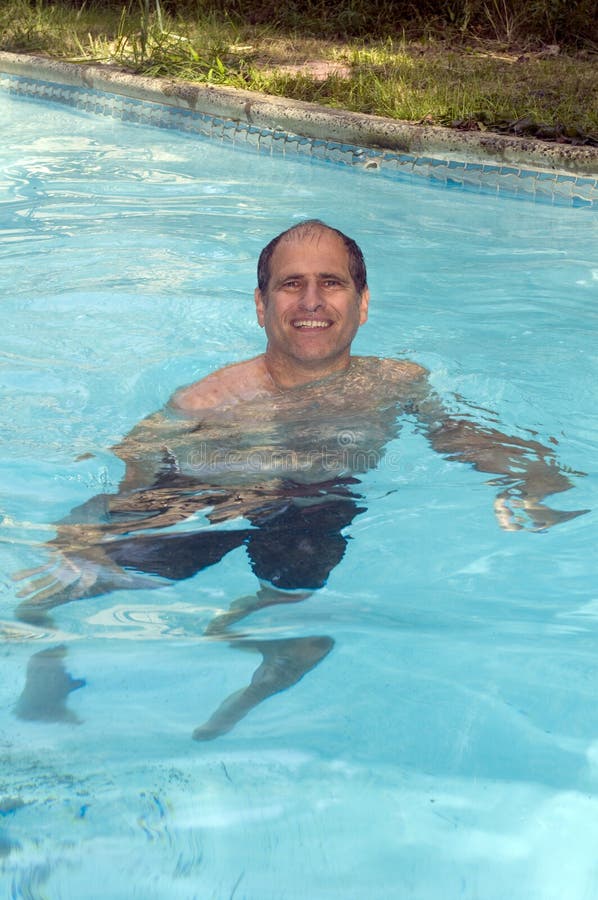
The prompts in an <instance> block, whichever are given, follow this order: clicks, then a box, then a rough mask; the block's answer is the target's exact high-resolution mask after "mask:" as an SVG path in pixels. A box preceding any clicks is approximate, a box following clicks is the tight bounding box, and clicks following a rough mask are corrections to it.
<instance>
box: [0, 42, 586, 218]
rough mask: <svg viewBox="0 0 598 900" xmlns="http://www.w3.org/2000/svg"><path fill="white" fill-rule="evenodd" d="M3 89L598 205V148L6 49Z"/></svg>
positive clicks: (257, 143)
mask: <svg viewBox="0 0 598 900" xmlns="http://www.w3.org/2000/svg"><path fill="white" fill-rule="evenodd" d="M0 89H4V90H7V91H8V92H10V93H13V94H18V95H21V96H30V97H38V98H40V99H44V100H49V101H54V102H58V103H63V104H67V105H69V106H72V107H75V108H78V109H84V110H87V111H90V112H93V113H96V114H100V115H108V116H114V117H116V118H119V119H121V120H123V121H130V122H139V123H141V124H146V125H155V126H158V127H162V128H172V129H177V130H180V131H185V132H189V133H196V134H200V135H203V136H206V137H210V138H212V139H217V140H221V141H226V142H229V143H235V144H244V145H250V146H253V147H255V148H256V149H258V150H260V151H262V152H267V153H282V154H292V155H296V154H300V155H305V156H308V157H311V158H315V159H322V160H329V161H332V162H338V163H343V164H346V165H350V166H359V167H361V168H365V169H367V170H371V171H372V173H376V172H382V173H383V174H386V173H388V174H392V173H395V172H401V173H404V174H413V175H416V176H421V177H426V178H429V179H432V180H434V181H439V182H442V183H444V184H446V185H447V186H454V187H468V188H478V189H479V190H483V191H488V190H490V191H496V192H507V193H509V194H522V195H526V196H528V197H529V196H530V195H531V196H533V197H535V198H537V199H541V200H544V201H548V202H551V201H552V202H556V203H563V202H565V203H567V205H569V204H571V205H579V206H592V207H598V177H596V176H598V149H597V148H594V147H583V146H581V147H579V146H572V145H566V144H548V143H545V142H541V141H536V140H528V139H523V138H517V137H510V136H505V135H497V134H487V133H486V134H483V133H471V132H470V133H463V132H458V131H454V130H452V129H448V128H433V127H430V126H417V125H415V126H414V125H410V124H408V123H405V122H397V121H394V120H390V119H383V118H381V117H377V116H367V115H360V114H357V113H350V112H345V111H342V110H334V109H326V108H323V107H319V106H317V105H315V104H310V103H303V102H300V101H289V100H285V99H282V98H279V97H271V96H267V95H264V94H258V93H253V92H250V91H242V90H235V89H232V88H224V87H214V86H212V85H198V84H191V83H189V82H173V81H169V80H165V79H156V78H146V77H140V76H136V75H131V74H128V73H125V72H122V71H118V70H115V69H112V68H110V67H109V66H97V65H74V64H71V63H64V62H61V61H57V60H51V59H44V58H41V57H34V56H29V55H20V54H13V53H6V52H0Z"/></svg>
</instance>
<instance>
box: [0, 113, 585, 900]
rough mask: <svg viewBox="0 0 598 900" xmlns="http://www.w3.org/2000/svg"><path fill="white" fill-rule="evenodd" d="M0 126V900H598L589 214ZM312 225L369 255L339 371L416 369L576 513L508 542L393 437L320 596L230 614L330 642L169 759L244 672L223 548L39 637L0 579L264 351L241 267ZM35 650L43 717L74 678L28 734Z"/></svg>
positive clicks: (40, 552) (67, 124) (408, 442)
mask: <svg viewBox="0 0 598 900" xmlns="http://www.w3.org/2000/svg"><path fill="white" fill-rule="evenodd" d="M0 101H1V105H2V122H3V127H2V145H1V147H0V238H1V241H0V284H1V291H2V298H3V299H2V312H3V315H2V344H1V353H2V367H1V369H0V385H1V390H2V401H3V417H2V438H3V452H2V474H1V478H2V488H1V490H2V498H1V509H0V512H1V514H2V521H1V526H2V531H1V532H0V533H1V536H2V541H1V543H0V553H1V556H2V581H1V587H2V592H1V594H0V604H1V606H0V628H1V633H2V638H3V639H2V644H1V657H0V658H1V672H2V678H1V679H0V717H1V731H0V734H1V736H0V753H1V760H2V763H1V767H0V873H1V874H0V884H1V885H2V893H3V896H10V897H15V898H21V897H25V898H52V900H54V898H95V897H105V898H119V900H120V898H122V900H125V898H127V900H128V898H132V897H140V898H144V900H158V898H185V900H187V898H189V900H190V898H199V900H204V898H216V900H220V898H226V900H228V898H235V900H241V898H247V900H291V898H293V900H294V898H305V897H309V898H314V900H328V898H343V900H362V898H368V900H377V898H380V900H382V898H385V900H386V898H417V900H430V898H442V900H453V898H471V900H473V898H482V900H504V898H505V897H509V898H512V900H536V898H537V900H553V898H554V900H578V898H579V900H581V898H584V900H585V898H589V897H594V896H596V895H598V858H597V856H596V850H595V848H596V843H597V841H598V704H597V703H596V696H597V689H598V653H597V646H598V595H597V593H596V583H597V581H596V574H597V573H596V552H595V545H596V539H595V534H596V512H595V510H596V507H597V505H598V503H597V500H598V498H597V493H598V481H597V477H596V465H595V459H596V442H597V439H598V414H597V412H596V408H597V404H596V399H597V398H596V384H597V383H598V358H597V355H596V351H595V347H596V330H597V329H596V325H597V313H596V309H597V306H596V299H597V296H598V249H597V248H598V240H597V239H598V220H597V218H596V213H595V211H593V210H592V209H583V208H582V209H575V208H566V207H555V206H551V205H549V204H536V203H533V202H532V201H526V200H521V199H516V198H509V197H508V196H500V197H498V196H492V195H489V194H480V193H475V192H467V191H461V190H447V189H446V188H443V187H439V186H437V185H434V184H432V183H428V182H426V181H423V180H422V179H417V178H413V179H410V178H409V177H407V176H404V177H403V176H402V177H397V178H396V179H392V178H388V177H385V176H382V175H380V173H375V172H366V171H349V170H347V169H345V168H343V167H341V166H335V165H332V164H329V163H323V162H320V163H318V162H310V161H308V160H301V159H297V160H296V161H292V160H289V159H287V160H284V159H280V158H274V157H269V156H265V155H258V154H257V153H253V152H251V151H249V150H241V149H238V148H237V149H235V148H232V147H229V146H225V145H222V144H217V143H210V142H208V141H207V140H203V139H201V138H198V137H190V136H185V135H177V134H174V133H172V132H164V131H158V130H152V129H151V128H149V127H142V126H133V125H125V124H122V123H119V122H115V121H113V120H110V119H94V118H93V117H91V116H89V115H88V114H86V113H82V112H77V111H73V110H66V109H64V108H61V107H53V106H51V105H44V104H43V103H41V102H39V101H33V100H22V99H15V98H9V97H2V98H0ZM305 217H321V218H323V219H325V220H326V221H329V222H330V223H331V224H333V225H335V226H336V227H339V228H341V229H343V230H344V231H346V232H348V233H349V234H351V235H352V236H354V237H355V238H356V239H357V240H358V241H359V242H360V244H361V245H362V247H363V249H364V252H365V255H366V259H367V262H368V268H369V273H370V287H371V291H372V304H371V313H370V321H369V322H368V324H367V326H365V327H364V328H363V329H362V330H361V332H360V334H359V336H358V340H357V342H356V351H357V352H358V353H362V354H373V355H380V356H392V357H394V356H398V357H408V358H411V359H414V360H416V361H417V362H419V363H421V364H423V365H425V366H426V367H427V368H428V369H429V370H430V373H431V380H432V383H433V384H434V386H435V387H436V389H437V391H438V392H439V393H440V394H441V395H442V396H443V397H444V398H445V399H446V401H447V402H448V403H450V404H452V406H456V407H458V406H459V404H462V405H463V407H464V408H466V409H467V410H469V411H470V412H471V409H472V406H473V407H475V408H477V409H479V415H480V417H481V418H483V417H484V416H485V415H487V414H486V413H484V412H483V410H487V409H490V410H492V411H493V412H494V413H496V416H497V418H498V420H499V421H500V423H501V427H502V428H503V430H504V431H506V432H508V433H513V434H517V435H520V436H524V437H525V436H528V437H529V435H530V430H531V431H532V432H533V433H534V434H535V436H536V439H537V440H540V441H542V442H544V443H550V442H551V441H552V440H553V439H556V440H557V441H558V455H559V459H560V460H561V461H562V463H563V464H566V465H567V466H569V467H571V468H572V469H573V470H576V471H582V472H585V473H586V475H585V476H584V477H581V476H579V477H573V481H574V488H573V489H572V490H570V491H568V492H567V493H564V494H560V495H558V496H556V497H554V498H553V500H552V504H551V505H553V506H554V507H555V508H558V509H563V510H568V509H570V510H574V509H588V510H589V512H588V513H587V514H585V515H583V516H580V517H578V518H575V519H572V520H571V521H568V522H565V523H564V524H561V525H559V526H558V527H555V528H553V529H551V530H549V531H547V532H545V533H531V532H528V531H518V532H506V531H503V530H501V529H500V528H499V527H498V525H497V522H496V520H495V517H494V513H493V498H494V495H495V493H496V490H497V488H496V487H493V486H491V485H489V484H488V483H487V482H488V476H486V475H484V474H482V473H479V472H476V471H474V470H473V469H471V468H470V467H469V466H467V465H463V464H460V463H458V462H455V461H450V460H448V459H446V458H444V457H443V456H441V455H439V454H438V453H435V452H434V451H433V450H432V449H431V448H430V447H429V445H428V444H427V442H426V440H425V439H424V437H423V436H422V435H421V434H419V433H418V431H417V429H415V428H414V427H413V425H412V423H410V422H409V421H407V422H405V423H404V426H403V428H402V430H401V433H400V435H399V437H398V438H397V439H396V440H394V441H392V442H391V444H390V445H389V447H388V449H387V453H386V456H385V457H384V459H383V460H382V461H381V463H380V465H379V466H378V467H377V468H376V469H375V470H372V471H370V472H368V473H367V474H366V475H364V476H362V479H361V480H362V484H361V487H360V489H361V490H362V492H363V494H364V495H365V497H366V505H367V511H366V512H364V513H363V514H361V515H360V516H358V517H357V518H356V519H355V520H354V522H353V523H352V525H351V526H350V529H348V531H349V532H350V535H351V537H352V540H351V541H350V542H349V545H348V549H347V552H346V554H345V557H344V559H343V560H342V562H341V563H340V564H339V565H338V566H337V567H336V568H335V569H334V571H333V572H332V574H331V576H330V579H329V581H328V583H327V585H326V586H325V587H324V588H323V589H321V590H320V591H319V592H317V593H316V594H315V595H314V596H312V597H311V598H310V599H308V600H306V601H304V602H302V603H294V604H287V605H278V606H271V607H267V608H265V609H262V610H261V611H259V612H257V613H255V614H254V615H252V616H249V617H248V618H246V619H245V620H244V621H243V623H242V628H243V633H244V634H245V635H246V636H247V638H248V639H249V640H251V639H253V640H270V639H278V638H297V637H309V636H312V635H328V636H330V637H331V638H332V639H333V640H334V648H333V650H332V652H331V653H330V654H329V655H328V656H327V657H326V658H325V659H324V660H323V661H322V663H321V664H320V665H319V666H318V667H317V668H315V669H314V670H313V671H311V672H309V673H308V674H307V675H305V677H304V678H303V679H302V680H301V681H300V682H299V683H298V684H296V685H295V686H294V687H292V688H291V689H290V690H288V691H285V692H284V693H280V694H278V695H276V696H275V697H272V698H270V699H269V700H267V701H265V702H264V703H263V704H261V705H260V706H259V707H257V708H256V709H254V710H253V711H252V712H251V713H250V714H249V715H248V716H247V717H246V718H245V719H243V720H242V721H241V722H240V723H239V724H238V725H237V726H236V728H234V729H233V730H232V731H231V732H230V733H229V734H227V735H224V736H222V737H220V738H218V739H217V740H214V741H211V742H209V743H198V742H196V741H193V740H192V739H191V734H192V731H193V729H194V728H195V727H196V726H197V725H198V724H200V723H201V722H203V721H205V720H206V718H208V716H209V715H210V714H211V713H212V712H213V711H214V710H215V709H216V707H217V706H218V705H219V704H220V703H221V702H222V700H223V699H224V698H225V697H227V696H228V695H229V694H231V693H232V692H234V691H236V690H238V689H239V688H240V687H242V686H243V685H245V684H247V682H248V681H249V679H250V678H251V675H252V673H253V671H254V669H255V667H256V661H257V660H256V658H255V654H251V653H240V652H238V651H237V650H236V649H235V648H234V647H231V646H230V645H229V643H228V642H226V641H222V640H214V639H210V638H208V637H206V636H205V635H204V631H205V628H206V626H207V625H208V623H209V622H210V620H211V619H212V618H213V616H214V615H215V614H218V613H219V612H222V611H225V610H226V609H227V608H228V605H229V603H230V602H231V601H232V600H234V599H235V598H237V597H239V596H241V595H244V594H249V593H251V592H252V591H254V590H255V587H256V585H255V578H254V576H253V575H252V573H251V570H250V568H249V565H248V562H247V558H246V554H245V550H244V549H243V548H242V547H240V548H238V549H236V550H234V551H233V552H231V553H230V554H228V555H227V556H226V557H225V558H224V559H223V560H222V562H220V563H219V564H218V565H216V566H213V567H211V568H208V569H206V570H205V571H203V572H200V573H199V574H198V575H196V576H195V577H193V578H190V579H188V580H184V581H180V582H177V583H175V584H172V585H168V586H166V587H163V588H162V589H161V590H159V591H153V590H136V591H128V590H119V591H115V592H113V593H111V594H109V595H104V596H98V597H92V598H89V599H85V600H81V601H79V602H73V603H70V604H66V605H64V606H61V607H59V608H58V609H56V610H55V611H53V616H52V618H53V624H52V626H44V625H43V624H37V625H36V624H26V623H25V622H23V621H21V620H19V619H18V618H17V617H16V616H15V608H16V606H17V604H18V603H19V599H18V597H17V591H18V588H19V585H17V584H15V583H14V582H13V580H12V577H11V576H12V574H13V573H15V572H16V571H17V570H19V569H23V568H28V567H34V566H40V565H42V564H43V563H44V561H46V560H47V558H48V553H47V550H46V549H45V548H44V546H43V543H44V541H46V540H49V539H51V538H52V536H53V535H54V530H53V524H52V523H54V522H56V521H57V520H58V519H60V518H62V517H64V516H65V515H67V514H68V512H69V510H71V509H72V508H73V507H75V506H77V505H79V504H82V503H84V502H85V501H86V500H88V499H89V498H91V497H93V496H94V495H96V494H98V493H101V492H113V491H115V490H116V487H117V484H118V481H119V478H120V477H121V475H122V470H123V466H122V463H121V462H120V461H119V460H118V459H116V457H115V456H114V455H113V454H112V453H111V452H110V449H109V448H110V447H111V446H112V445H114V444H115V443H116V442H117V441H118V440H119V439H121V438H122V437H123V435H125V434H126V433H127V431H128V430H129V429H130V428H131V427H132V426H133V425H134V424H135V423H136V422H137V421H138V420H139V419H140V418H141V417H143V416H144V415H146V414H148V413H150V412H152V411H153V410H156V409H158V408H159V407H161V406H162V404H164V403H165V402H166V400H167V399H168V397H169V396H170V394H171V393H172V391H173V390H174V389H175V388H176V387H178V386H179V385H181V384H184V383H188V382H190V381H192V380H194V379H196V378H199V377H201V376H202V375H205V374H207V373H208V372H210V371H212V370H214V369H215V368H217V367H219V366H221V365H223V364H225V363H227V362H232V361H235V360H238V359H242V358H246V357H248V356H251V355H255V354H256V353H259V352H260V351H261V350H262V347H263V344H262V341H263V335H262V332H261V331H260V330H259V328H258V327H257V325H256V323H255V321H254V312H253V303H252V300H251V295H252V291H253V288H254V284H255V274H254V273H255V261H256V259H257V255H258V253H259V250H260V249H261V247H262V246H263V245H264V244H265V243H266V242H267V241H268V240H269V239H270V238H271V237H272V236H273V235H274V234H276V233H277V232H278V231H280V230H282V229H283V228H285V227H287V226H288V225H289V224H291V223H292V222H293V221H297V220H299V219H302V218H305ZM52 650H54V651H55V653H54V659H55V661H56V666H55V667H54V668H52V669H49V670H48V672H49V673H50V674H49V675H48V676H47V677H48V679H49V683H48V687H47V691H48V695H51V694H52V683H51V681H52V678H54V679H58V680H59V679H60V674H59V673H60V672H61V671H62V672H63V673H64V672H68V673H70V675H71V677H72V678H73V679H75V680H81V681H83V680H84V681H85V686H82V687H80V688H79V689H78V690H76V691H74V692H72V693H71V694H70V695H69V697H68V700H67V703H66V710H63V712H64V716H63V718H64V720H63V721H45V720H44V719H43V716H41V717H40V716H39V715H38V716H37V718H33V719H31V718H29V719H28V718H27V717H23V716H22V715H19V710H20V709H21V710H22V705H21V706H20V705H19V704H20V703H21V704H22V702H23V701H22V700H21V701H20V700H19V698H22V696H23V692H24V690H25V684H26V679H27V671H28V666H30V661H31V660H32V659H39V658H40V657H39V654H40V653H43V652H44V651H52ZM30 671H31V670H30ZM63 677H64V675H63ZM42 693H43V691H42ZM67 711H68V712H67Z"/></svg>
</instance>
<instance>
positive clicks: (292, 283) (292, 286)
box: [282, 278, 299, 290]
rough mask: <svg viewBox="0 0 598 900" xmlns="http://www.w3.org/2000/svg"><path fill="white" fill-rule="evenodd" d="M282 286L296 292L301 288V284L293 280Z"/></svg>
mask: <svg viewBox="0 0 598 900" xmlns="http://www.w3.org/2000/svg"><path fill="white" fill-rule="evenodd" d="M282 286H283V288H287V289H288V290H295V288H298V287H299V282H298V281H297V279H293V278H292V279H291V280H290V281H285V282H284V283H283V285H282Z"/></svg>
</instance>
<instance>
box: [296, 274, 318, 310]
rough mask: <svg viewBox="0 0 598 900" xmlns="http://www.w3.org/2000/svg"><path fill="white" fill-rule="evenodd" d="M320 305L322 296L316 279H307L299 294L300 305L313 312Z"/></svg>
mask: <svg viewBox="0 0 598 900" xmlns="http://www.w3.org/2000/svg"><path fill="white" fill-rule="evenodd" d="M321 305H322V297H321V295H320V288H319V285H318V282H317V281H315V280H314V281H308V282H307V283H306V285H305V289H304V291H303V294H302V295H301V306H303V308H304V309H306V310H308V311H309V312H315V311H316V309H318V307H320V306H321Z"/></svg>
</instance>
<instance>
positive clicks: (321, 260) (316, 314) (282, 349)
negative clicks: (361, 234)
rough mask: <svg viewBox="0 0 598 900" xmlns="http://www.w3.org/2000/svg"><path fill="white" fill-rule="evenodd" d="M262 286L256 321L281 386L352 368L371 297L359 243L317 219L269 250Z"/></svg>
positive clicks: (264, 260)
mask: <svg viewBox="0 0 598 900" xmlns="http://www.w3.org/2000/svg"><path fill="white" fill-rule="evenodd" d="M258 279H259V283H260V285H261V286H260V287H257V288H256V291H255V305H256V312H257V318H258V322H259V324H260V325H261V326H262V327H263V328H265V330H266V335H267V338H268V347H267V350H266V362H267V364H268V366H269V368H270V371H271V372H272V370H274V369H276V373H277V378H278V380H279V383H281V384H282V383H283V382H284V383H285V384H288V385H290V384H292V383H295V384H299V383H304V382H305V381H306V380H311V379H313V378H320V377H325V376H326V375H327V374H331V373H333V372H339V371H342V370H344V369H346V368H347V367H348V365H349V363H350V352H351V343H352V341H353V338H354V337H355V335H356V333H357V330H358V328H359V326H360V325H363V323H364V322H365V321H366V319H367V312H368V303H369V296H370V295H369V291H368V288H367V284H366V270H365V263H364V261H363V255H362V253H361V250H360V249H359V247H358V246H357V244H356V243H355V242H354V241H352V240H351V239H350V238H348V237H346V236H345V235H344V234H342V232H339V231H337V230H336V229H335V228H329V227H328V226H327V225H324V223H323V222H320V221H318V220H313V219H312V220H309V221H306V222H301V223H299V224H298V225H295V226H294V227H293V228H290V229H288V230H287V231H285V232H283V233H282V234H281V235H279V236H278V237H277V238H275V239H274V240H273V241H271V242H270V244H268V246H267V247H266V248H265V249H264V251H263V252H262V255H261V257H260V263H259V266H258Z"/></svg>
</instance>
